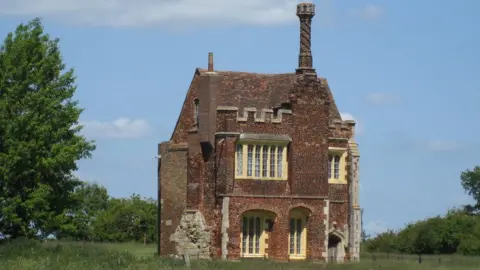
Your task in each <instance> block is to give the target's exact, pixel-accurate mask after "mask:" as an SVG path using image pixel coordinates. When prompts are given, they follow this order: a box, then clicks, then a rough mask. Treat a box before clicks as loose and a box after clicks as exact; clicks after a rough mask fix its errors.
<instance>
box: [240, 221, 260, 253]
mask: <svg viewBox="0 0 480 270" xmlns="http://www.w3.org/2000/svg"><path fill="white" fill-rule="evenodd" d="M262 223H263V218H261V217H259V216H247V217H243V222H242V254H243V255H245V256H249V255H261V254H263V250H260V247H261V240H262V234H263V226H262V225H263V224H262Z"/></svg>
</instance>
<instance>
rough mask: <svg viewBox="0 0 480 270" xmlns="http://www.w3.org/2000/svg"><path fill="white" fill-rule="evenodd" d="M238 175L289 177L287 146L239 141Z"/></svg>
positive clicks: (269, 177)
mask: <svg viewBox="0 0 480 270" xmlns="http://www.w3.org/2000/svg"><path fill="white" fill-rule="evenodd" d="M235 167H236V170H235V171H236V177H237V178H245V179H267V180H286V179H287V169H288V164H287V147H286V145H276V144H268V143H265V144H253V143H238V144H237V146H236V153H235Z"/></svg>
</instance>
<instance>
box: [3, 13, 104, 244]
mask: <svg viewBox="0 0 480 270" xmlns="http://www.w3.org/2000/svg"><path fill="white" fill-rule="evenodd" d="M58 43H59V40H58V39H51V38H50V37H49V36H48V34H45V33H44V31H43V27H42V24H41V21H40V19H34V20H32V21H30V22H29V23H28V24H20V25H19V26H18V27H17V29H16V30H15V32H12V33H9V34H8V35H7V37H6V38H5V40H4V42H3V44H2V45H1V49H0V232H3V233H5V234H8V235H10V236H11V237H13V238H15V237H19V236H27V237H33V236H36V235H38V233H42V234H43V235H48V234H49V233H50V232H52V231H55V230H57V229H58V228H59V226H60V224H59V223H58V222H59V220H61V219H62V218H61V217H62V216H63V215H65V214H66V211H67V210H68V209H72V205H73V204H74V203H75V199H74V198H73V196H72V194H73V191H74V190H75V188H76V187H78V186H79V185H80V184H81V182H80V181H78V180H77V179H76V178H75V177H74V176H73V175H72V172H73V171H75V170H76V169H77V166H76V161H77V160H80V159H82V158H87V157H90V155H91V152H92V151H93V150H94V149H95V146H94V143H93V142H92V141H87V140H86V139H85V138H84V137H83V136H81V135H80V134H79V132H80V131H81V129H82V127H81V126H80V125H78V119H79V116H80V114H81V112H82V109H81V108H79V107H78V102H77V101H75V100H74V99H73V95H74V93H75V90H76V87H75V84H74V83H75V76H74V71H73V70H72V69H68V70H67V69H66V68H65V64H64V63H63V61H62V56H61V54H60V49H59V46H58Z"/></svg>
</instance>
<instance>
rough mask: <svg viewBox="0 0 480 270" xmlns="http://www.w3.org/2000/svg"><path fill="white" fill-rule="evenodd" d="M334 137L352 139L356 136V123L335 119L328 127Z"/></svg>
mask: <svg viewBox="0 0 480 270" xmlns="http://www.w3.org/2000/svg"><path fill="white" fill-rule="evenodd" d="M328 127H329V129H330V132H332V135H333V136H334V137H339V138H351V137H353V136H355V121H353V120H343V121H342V120H340V119H335V120H332V121H330V125H329V126H328Z"/></svg>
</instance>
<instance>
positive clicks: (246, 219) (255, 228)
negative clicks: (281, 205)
mask: <svg viewBox="0 0 480 270" xmlns="http://www.w3.org/2000/svg"><path fill="white" fill-rule="evenodd" d="M275 217H276V215H275V214H274V213H272V212H270V211H265V210H249V211H246V212H244V213H243V214H242V215H241V219H240V226H241V230H240V239H241V242H240V251H241V256H242V257H247V258H263V257H267V256H268V244H267V242H268V240H267V239H268V238H269V235H270V232H271V231H272V229H273V226H274V222H275Z"/></svg>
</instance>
